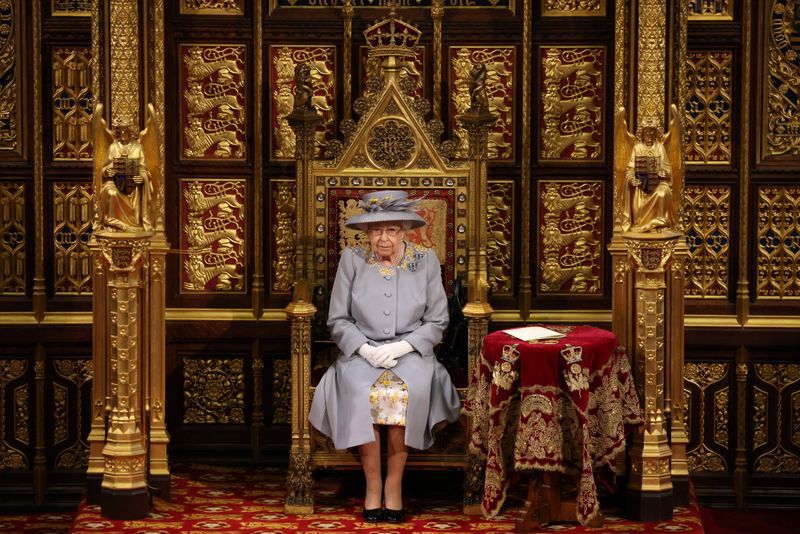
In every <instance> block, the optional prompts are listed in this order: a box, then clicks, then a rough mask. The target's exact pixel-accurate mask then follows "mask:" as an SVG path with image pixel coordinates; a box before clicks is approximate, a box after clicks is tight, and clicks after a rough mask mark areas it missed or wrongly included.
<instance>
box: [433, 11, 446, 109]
mask: <svg viewBox="0 0 800 534" xmlns="http://www.w3.org/2000/svg"><path fill="white" fill-rule="evenodd" d="M431 18H432V19H433V99H432V100H433V103H432V104H433V105H432V110H433V111H432V113H431V115H432V116H433V118H434V119H440V120H441V118H442V19H444V1H443V0H433V2H432V3H431Z"/></svg>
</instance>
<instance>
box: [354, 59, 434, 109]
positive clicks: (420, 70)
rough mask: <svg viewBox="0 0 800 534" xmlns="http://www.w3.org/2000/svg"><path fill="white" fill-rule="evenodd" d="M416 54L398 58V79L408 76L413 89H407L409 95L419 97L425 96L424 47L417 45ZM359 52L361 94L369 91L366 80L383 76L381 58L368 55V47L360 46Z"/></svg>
mask: <svg viewBox="0 0 800 534" xmlns="http://www.w3.org/2000/svg"><path fill="white" fill-rule="evenodd" d="M414 51H415V53H416V55H415V56H414V57H408V58H406V57H404V58H400V59H399V62H400V79H401V80H402V79H403V78H406V77H408V78H409V79H410V80H411V84H412V85H413V89H412V90H411V91H408V93H406V94H408V95H409V96H411V97H413V98H421V97H424V96H425V93H424V86H423V82H424V81H425V47H424V46H418V47H416V48H415V49H414ZM359 53H360V54H361V72H362V73H363V76H362V77H361V86H362V94H363V93H366V92H368V91H369V87H368V86H367V80H369V79H372V78H374V79H380V78H382V77H383V73H382V69H381V59H380V58H378V57H372V58H371V57H369V47H367V46H362V47H360V48H359ZM434 116H436V115H434Z"/></svg>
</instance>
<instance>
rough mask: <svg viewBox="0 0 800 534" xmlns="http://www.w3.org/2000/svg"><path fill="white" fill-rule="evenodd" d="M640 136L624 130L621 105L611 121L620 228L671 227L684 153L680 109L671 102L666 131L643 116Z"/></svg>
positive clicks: (676, 213) (649, 229)
mask: <svg viewBox="0 0 800 534" xmlns="http://www.w3.org/2000/svg"><path fill="white" fill-rule="evenodd" d="M638 137H639V138H638V139H637V138H636V137H634V136H633V135H631V134H630V133H629V132H628V125H627V122H626V120H625V109H624V108H620V109H619V111H618V112H617V120H616V121H615V135H614V138H615V139H614V142H615V144H614V151H615V155H614V186H615V190H616V198H615V200H614V202H615V206H614V209H615V212H616V214H615V215H616V219H617V220H618V221H619V223H620V226H621V229H622V231H623V232H639V233H648V232H663V231H666V230H675V226H676V223H677V221H678V220H679V216H680V210H681V205H680V203H681V198H682V195H683V154H682V151H681V142H682V135H681V125H680V117H679V116H678V108H677V106H675V104H673V105H672V106H670V122H669V130H668V132H667V135H666V136H664V135H662V134H661V126H660V124H659V120H658V119H655V118H649V117H647V118H644V119H642V121H641V124H640V125H639V136H638Z"/></svg>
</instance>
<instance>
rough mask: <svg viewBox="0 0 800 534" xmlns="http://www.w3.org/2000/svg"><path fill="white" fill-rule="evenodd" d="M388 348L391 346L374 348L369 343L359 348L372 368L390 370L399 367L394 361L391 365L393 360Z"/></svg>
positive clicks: (359, 351)
mask: <svg viewBox="0 0 800 534" xmlns="http://www.w3.org/2000/svg"><path fill="white" fill-rule="evenodd" d="M392 344H393V343H392ZM388 346H389V345H381V346H379V347H373V346H372V345H370V344H369V343H364V344H363V345H361V346H360V347H359V348H358V353H359V354H360V355H361V357H362V358H364V359H365V360H367V361H368V362H369V364H370V365H371V366H372V367H383V368H384V369H389V368H391V367H394V366H395V365H397V362H396V361H392V362H391V363H389V360H391V359H392V353H391V352H389V350H388V349H387V348H386V347H388Z"/></svg>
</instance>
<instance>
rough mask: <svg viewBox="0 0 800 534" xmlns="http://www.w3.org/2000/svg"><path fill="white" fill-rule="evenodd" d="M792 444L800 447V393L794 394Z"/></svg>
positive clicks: (792, 404) (792, 403)
mask: <svg viewBox="0 0 800 534" xmlns="http://www.w3.org/2000/svg"><path fill="white" fill-rule="evenodd" d="M791 414H792V417H791V421H792V440H791V441H792V444H793V445H794V446H795V447H800V391H795V392H794V393H792V401H791Z"/></svg>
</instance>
